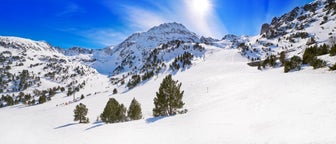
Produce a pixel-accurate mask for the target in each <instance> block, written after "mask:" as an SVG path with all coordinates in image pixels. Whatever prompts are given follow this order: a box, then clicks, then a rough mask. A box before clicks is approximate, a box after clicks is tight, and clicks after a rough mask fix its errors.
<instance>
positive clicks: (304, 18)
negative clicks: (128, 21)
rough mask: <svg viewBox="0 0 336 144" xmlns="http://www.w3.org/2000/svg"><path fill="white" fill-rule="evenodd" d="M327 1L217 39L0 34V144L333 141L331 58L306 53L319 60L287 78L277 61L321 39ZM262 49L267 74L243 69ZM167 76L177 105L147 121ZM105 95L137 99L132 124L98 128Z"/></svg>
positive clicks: (174, 28)
mask: <svg viewBox="0 0 336 144" xmlns="http://www.w3.org/2000/svg"><path fill="white" fill-rule="evenodd" d="M335 6H336V3H335V1H334V0H316V1H314V2H312V3H310V4H307V5H305V6H302V7H297V8H295V9H294V10H292V11H291V12H289V13H287V14H284V15H283V16H281V17H276V18H274V19H273V20H272V22H271V23H270V24H264V25H263V26H262V27H261V33H260V34H259V35H256V36H235V35H230V34H229V35H225V36H224V37H223V38H222V39H220V40H217V39H213V38H211V37H206V36H198V35H197V34H195V33H193V32H190V31H189V30H188V29H187V28H186V27H184V26H183V25H182V24H178V23H166V24H161V25H159V26H156V27H153V28H151V29H149V30H148V31H146V32H142V33H135V34H133V35H131V36H130V37H128V38H127V39H126V40H125V41H123V42H121V43H120V44H118V45H116V46H111V47H107V48H103V49H98V50H95V49H93V50H91V49H84V48H79V47H74V48H71V49H67V50H64V49H59V48H55V47H53V46H51V45H49V44H48V43H46V42H40V41H33V40H29V39H24V38H17V37H3V36H1V37H0V64H1V65H0V96H1V99H0V106H1V107H2V108H1V109H0V128H1V129H2V130H1V131H0V143H1V144H2V143H4V144H5V143H13V144H19V143H20V144H21V143H26V144H44V143H51V144H53V143H55V144H59V143H98V144H100V143H111V142H116V143H130V144H132V143H146V144H151V143H153V144H154V143H158V142H159V143H163V144H166V143H167V144H168V143H181V144H182V143H183V144H185V143H196V144H204V143H215V144H217V143H218V144H226V143H227V144H232V143H236V144H246V143H270V144H278V143H295V144H297V143H300V144H301V143H302V144H306V143H307V144H308V143H322V144H324V143H336V123H335V117H336V97H335V93H336V89H335V84H336V77H335V72H336V71H331V70H329V69H331V68H329V66H332V65H335V69H336V56H332V55H331V54H329V53H323V54H321V55H318V56H316V57H314V58H317V59H322V60H325V61H326V62H327V63H326V65H325V67H323V68H321V69H316V70H314V69H313V67H311V66H310V64H302V67H303V68H302V69H301V70H300V71H292V72H289V73H287V74H284V73H283V72H284V71H283V67H282V65H281V61H280V58H279V57H280V55H281V53H283V52H284V53H285V60H286V61H287V62H288V61H289V60H290V59H291V57H293V56H299V57H300V58H303V54H304V53H305V50H306V49H309V47H311V46H314V45H315V44H316V45H319V46H320V45H323V44H327V45H332V42H333V38H336V36H335V35H336V32H335V31H336V27H335V21H336V7H335ZM312 39H313V40H312ZM335 41H336V40H335ZM335 41H334V42H335ZM328 50H329V49H328ZM271 55H275V57H276V58H277V59H276V61H275V63H276V65H275V66H274V68H272V69H271V68H269V69H267V68H266V69H267V70H263V71H260V70H257V69H256V68H254V67H250V66H248V65H247V63H250V62H251V61H256V62H257V63H258V64H261V63H263V60H265V59H266V58H267V57H270V56H271ZM314 56H315V55H314ZM278 59H279V60H278ZM97 71H98V72H99V73H98V72H97ZM100 73H104V74H108V76H107V75H102V74H100ZM168 74H173V79H175V80H178V81H179V82H181V83H182V86H181V89H182V90H183V91H184V97H183V101H184V102H185V105H184V108H186V109H188V112H187V113H186V114H181V115H180V114H178V115H175V116H171V117H153V115H152V112H153V111H152V110H153V107H154V104H153V99H154V97H155V95H156V92H157V91H158V89H159V86H160V84H161V82H162V79H164V78H165V76H166V75H168ZM74 98H75V99H74ZM109 98H115V99H117V100H118V102H120V103H122V104H125V106H128V105H129V104H130V102H131V100H132V99H133V98H136V99H137V100H138V101H139V102H140V104H141V108H142V116H143V119H140V120H137V121H128V122H124V123H114V124H105V123H103V122H102V121H100V120H99V116H100V114H101V113H102V112H103V109H104V106H105V105H106V102H107V101H108V100H109ZM45 101H47V102H45ZM42 103H43V104H42ZM79 103H83V104H85V105H86V106H87V108H88V115H87V117H88V118H89V120H90V122H89V123H88V124H77V123H75V122H73V114H74V109H75V107H76V105H77V104H79ZM12 105H14V106H12ZM108 137H112V139H109V138H108ZM111 140H112V141H111Z"/></svg>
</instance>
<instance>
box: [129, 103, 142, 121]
mask: <svg viewBox="0 0 336 144" xmlns="http://www.w3.org/2000/svg"><path fill="white" fill-rule="evenodd" d="M127 116H128V117H129V118H130V119H131V120H138V119H141V118H142V112H141V105H140V103H139V102H138V101H137V100H136V99H135V98H133V100H132V102H131V104H130V106H129V108H128V111H127Z"/></svg>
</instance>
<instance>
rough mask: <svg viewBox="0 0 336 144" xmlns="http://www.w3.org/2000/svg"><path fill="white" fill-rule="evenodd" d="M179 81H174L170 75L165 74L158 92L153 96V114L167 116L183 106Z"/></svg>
mask: <svg viewBox="0 0 336 144" xmlns="http://www.w3.org/2000/svg"><path fill="white" fill-rule="evenodd" d="M181 85H182V84H181V83H178V81H174V80H173V79H172V76H171V75H168V76H166V77H165V78H164V79H163V81H162V83H161V85H160V88H159V92H157V93H156V97H155V98H154V105H155V107H154V109H153V115H154V116H155V117H157V116H169V115H175V114H176V113H178V112H179V111H178V109H181V108H183V105H184V103H183V101H182V97H183V93H184V91H181V90H180V88H181Z"/></svg>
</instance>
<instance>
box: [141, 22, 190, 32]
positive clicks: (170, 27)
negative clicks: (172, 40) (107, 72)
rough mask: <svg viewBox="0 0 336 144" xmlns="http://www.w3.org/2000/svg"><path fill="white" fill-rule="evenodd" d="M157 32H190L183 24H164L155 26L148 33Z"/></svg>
mask: <svg viewBox="0 0 336 144" xmlns="http://www.w3.org/2000/svg"><path fill="white" fill-rule="evenodd" d="M155 31H163V32H177V31H188V32H189V30H188V29H187V28H186V27H185V26H184V25H182V24H180V23H176V22H171V23H163V24H160V25H158V26H154V27H153V28H151V29H149V30H148V31H147V32H155Z"/></svg>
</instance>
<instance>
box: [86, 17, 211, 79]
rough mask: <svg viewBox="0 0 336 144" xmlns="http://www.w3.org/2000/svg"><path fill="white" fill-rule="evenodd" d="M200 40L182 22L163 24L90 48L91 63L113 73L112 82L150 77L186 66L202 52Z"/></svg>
mask: <svg viewBox="0 0 336 144" xmlns="http://www.w3.org/2000/svg"><path fill="white" fill-rule="evenodd" d="M200 42H201V40H200V38H199V36H197V35H196V34H195V33H193V32H190V31H189V30H188V29H187V28H186V27H185V26H183V25H182V24H178V23H165V24H161V25H159V26H156V27H153V28H151V29H149V30H148V31H146V32H142V33H135V34H132V35H131V36H130V37H128V38H127V39H126V40H125V41H123V42H121V43H120V44H118V45H116V46H115V47H109V48H105V49H102V50H96V51H94V52H93V54H92V55H91V57H92V59H94V60H95V61H94V62H92V63H91V66H92V67H94V68H96V69H97V70H98V71H99V72H102V73H105V74H109V75H110V76H113V80H114V82H113V83H116V84H121V83H123V84H124V83H125V82H128V81H129V78H130V77H132V76H141V77H147V76H149V77H148V78H150V77H153V76H154V75H156V74H158V73H160V72H163V71H172V72H174V71H178V70H179V69H186V68H188V67H189V66H190V65H191V64H192V63H191V60H193V59H197V58H199V59H200V58H202V56H203V55H204V53H205V50H204V48H203V47H202V44H200ZM173 65H174V66H173ZM145 79H147V78H145ZM130 81H131V80H130Z"/></svg>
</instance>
